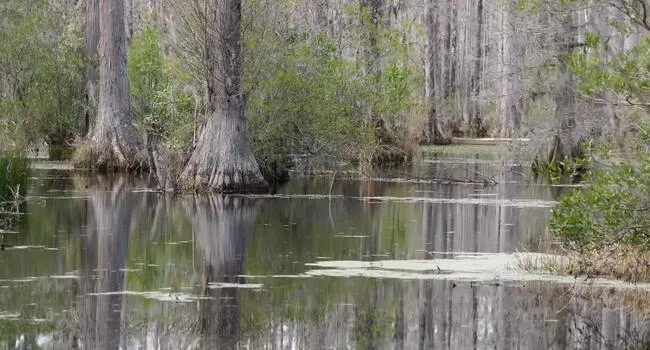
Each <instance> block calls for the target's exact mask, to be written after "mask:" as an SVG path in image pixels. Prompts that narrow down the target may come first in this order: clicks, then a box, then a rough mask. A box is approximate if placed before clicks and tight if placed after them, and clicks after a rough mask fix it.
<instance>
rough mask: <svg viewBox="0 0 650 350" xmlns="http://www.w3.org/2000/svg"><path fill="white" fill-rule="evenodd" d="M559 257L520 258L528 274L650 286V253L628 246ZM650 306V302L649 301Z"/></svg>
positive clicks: (565, 253)
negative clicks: (584, 277)
mask: <svg viewBox="0 0 650 350" xmlns="http://www.w3.org/2000/svg"><path fill="white" fill-rule="evenodd" d="M557 253H558V254H557V255H548V256H529V255H523V254H522V255H520V256H519V257H518V267H519V268H520V269H522V270H525V271H531V272H532V271H535V272H540V271H541V272H546V273H551V274H554V275H569V276H586V277H605V278H607V277H609V278H615V279H619V280H622V281H626V282H631V283H638V282H650V251H647V250H644V249H641V248H639V247H635V246H632V245H628V244H612V245H610V246H600V245H598V246H596V245H594V246H586V247H583V248H582V249H580V250H568V249H562V250H560V251H558V252H557ZM648 304H649V305H648V306H650V301H648Z"/></svg>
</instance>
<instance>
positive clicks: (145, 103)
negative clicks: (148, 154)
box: [128, 26, 168, 131]
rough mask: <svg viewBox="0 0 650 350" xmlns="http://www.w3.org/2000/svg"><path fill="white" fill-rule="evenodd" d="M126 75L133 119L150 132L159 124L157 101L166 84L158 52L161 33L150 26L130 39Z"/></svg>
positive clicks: (166, 80)
mask: <svg viewBox="0 0 650 350" xmlns="http://www.w3.org/2000/svg"><path fill="white" fill-rule="evenodd" d="M128 72H129V87H130V89H131V104H132V108H133V119H134V120H135V121H136V122H139V123H141V124H144V125H145V126H146V127H147V129H148V130H147V131H151V130H150V129H152V128H155V126H156V125H159V124H160V123H161V119H160V118H161V116H162V114H163V110H162V109H161V108H159V107H160V105H161V103H160V102H161V101H159V99H161V96H160V95H161V92H162V91H163V90H164V89H165V88H166V87H167V85H168V79H167V77H166V76H165V72H164V59H163V56H162V52H161V50H160V34H159V33H158V31H157V30H156V29H155V28H154V27H153V26H148V27H147V28H146V29H145V30H144V31H143V32H142V33H140V34H139V35H137V36H135V37H134V38H133V42H132V43H131V48H130V50H129V60H128Z"/></svg>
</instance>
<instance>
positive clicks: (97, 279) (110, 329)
mask: <svg viewBox="0 0 650 350" xmlns="http://www.w3.org/2000/svg"><path fill="white" fill-rule="evenodd" d="M89 195H90V203H91V206H92V208H93V213H94V215H92V216H91V217H89V218H88V225H87V230H88V231H87V234H86V235H85V237H84V238H83V243H82V245H83V246H82V249H83V253H82V259H83V265H82V270H83V272H82V278H83V282H82V284H83V291H84V296H83V307H82V314H83V315H82V320H83V321H82V323H83V326H82V327H83V340H82V341H83V344H84V347H85V348H87V349H118V348H119V347H120V344H121V343H122V338H123V337H122V329H123V319H124V307H125V306H124V302H125V300H124V299H123V295H122V294H121V292H122V291H123V289H124V269H125V267H126V257H127V248H128V242H129V232H130V228H131V218H132V214H133V211H134V209H135V206H136V200H137V197H136V196H135V195H134V194H133V193H132V192H131V190H130V189H129V188H128V186H127V183H126V180H125V178H124V177H114V178H111V177H102V178H100V179H99V185H98V186H97V187H94V188H93V189H92V190H91V191H90V193H89Z"/></svg>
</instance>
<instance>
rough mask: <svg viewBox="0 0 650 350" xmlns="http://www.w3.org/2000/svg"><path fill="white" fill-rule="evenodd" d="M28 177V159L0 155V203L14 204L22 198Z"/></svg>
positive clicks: (25, 190) (29, 172)
mask: <svg viewBox="0 0 650 350" xmlns="http://www.w3.org/2000/svg"><path fill="white" fill-rule="evenodd" d="M30 175H31V169H30V165H29V159H27V158H25V157H22V156H17V155H0V202H2V203H5V202H14V201H16V200H19V199H20V198H24V197H25V195H26V194H27V182H28V180H29V177H30Z"/></svg>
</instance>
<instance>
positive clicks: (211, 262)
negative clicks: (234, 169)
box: [0, 161, 647, 349]
mask: <svg viewBox="0 0 650 350" xmlns="http://www.w3.org/2000/svg"><path fill="white" fill-rule="evenodd" d="M454 162H455V161H450V162H447V161H445V162H428V163H426V164H424V165H423V166H421V167H418V168H417V169H405V170H403V172H404V173H405V174H409V176H412V175H414V174H415V177H423V176H428V175H431V174H436V176H439V177H450V178H451V177H454V178H464V179H474V180H480V179H481V178H484V177H485V176H486V175H489V176H490V177H491V178H493V179H494V180H496V181H497V182H498V183H499V184H498V185H496V186H485V185H483V184H474V185H472V184H430V183H403V182H388V181H347V180H338V181H334V183H333V184H331V179H330V178H316V179H310V180H298V181H294V182H292V183H290V184H289V185H288V186H287V187H285V188H283V189H281V190H280V192H279V194H278V195H276V196H274V197H264V196H262V197H256V198H251V197H221V196H216V195H213V196H180V197H179V196H174V195H170V194H160V193H152V192H150V191H147V190H146V182H144V181H140V180H135V179H127V178H119V177H99V176H94V175H92V176H91V175H89V174H83V173H82V174H78V173H77V174H75V173H71V172H62V171H55V170H50V171H40V172H38V173H37V175H36V177H37V178H36V179H35V180H34V185H33V189H32V192H31V194H30V197H29V200H28V202H27V203H26V205H25V206H24V207H23V208H22V211H23V212H24V215H23V216H22V218H21V221H20V222H19V223H18V224H17V226H16V227H15V229H16V231H18V233H13V234H12V233H8V234H5V235H3V236H4V238H3V239H4V242H5V244H10V245H12V246H13V247H11V248H10V249H7V250H4V251H0V349H4V348H7V349H9V348H11V349H13V348H25V349H32V348H45V349H50V348H52V349H68V348H74V347H83V348H86V349H118V348H123V349H228V348H241V349H433V348H436V349H572V348H580V349H592V348H599V349H610V348H611V349H618V348H625V345H626V344H638V343H639V341H641V340H643V339H645V337H646V336H647V334H646V331H647V323H645V321H644V320H643V319H642V318H641V317H640V316H639V315H636V314H634V313H630V312H628V311H625V310H623V309H622V308H620V307H619V306H618V305H616V304H608V305H604V304H602V303H599V302H594V301H592V300H590V299H589V298H584V297H578V296H575V293H572V292H571V286H567V285H561V284H557V285H556V284H553V283H549V282H534V281H533V282H530V281H529V282H526V283H523V282H519V283H514V282H510V283H508V282H503V283H493V282H490V283H487V282H476V283H473V282H471V281H454V280H427V279H423V280H415V279H413V280H409V279H392V278H363V277H347V278H343V277H310V275H309V274H308V271H309V270H310V267H309V266H306V265H305V264H306V263H313V262H318V261H322V260H394V259H431V258H444V257H445V255H442V254H439V253H440V252H514V251H533V252H534V251H543V249H544V248H543V247H546V246H547V243H548V238H547V237H546V235H545V233H544V232H545V229H544V227H545V223H546V220H547V218H548V215H549V211H550V205H552V201H553V200H554V199H555V197H556V196H557V195H558V193H559V191H560V189H558V188H553V187H548V186H540V185H534V184H528V182H529V181H528V178H526V177H525V176H524V175H523V174H521V172H520V170H521V169H519V168H518V167H516V166H514V167H513V166H510V165H508V164H506V166H505V167H504V166H501V165H495V164H485V163H483V162H469V163H468V162H458V164H453V163H454ZM330 189H331V194H332V196H331V197H329V196H328V194H330ZM432 252H437V253H432ZM608 293H609V292H608ZM616 293H617V292H614V291H612V292H611V293H610V294H616Z"/></svg>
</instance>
